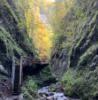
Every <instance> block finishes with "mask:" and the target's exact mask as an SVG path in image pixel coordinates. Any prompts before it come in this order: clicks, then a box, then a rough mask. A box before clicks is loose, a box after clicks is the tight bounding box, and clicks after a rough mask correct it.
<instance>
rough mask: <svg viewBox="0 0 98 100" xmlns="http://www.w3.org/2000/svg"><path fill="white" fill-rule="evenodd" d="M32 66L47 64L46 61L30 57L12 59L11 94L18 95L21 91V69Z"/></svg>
mask: <svg viewBox="0 0 98 100" xmlns="http://www.w3.org/2000/svg"><path fill="white" fill-rule="evenodd" d="M33 64H41V65H44V64H48V61H40V60H38V59H34V58H32V57H23V56H22V57H21V58H20V59H16V58H15V57H13V58H12V75H11V79H12V80H11V83H12V92H13V94H19V93H20V91H21V89H20V88H21V85H22V81H23V67H24V66H32V65H33Z"/></svg>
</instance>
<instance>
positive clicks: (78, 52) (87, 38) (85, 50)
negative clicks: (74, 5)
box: [70, 0, 98, 68]
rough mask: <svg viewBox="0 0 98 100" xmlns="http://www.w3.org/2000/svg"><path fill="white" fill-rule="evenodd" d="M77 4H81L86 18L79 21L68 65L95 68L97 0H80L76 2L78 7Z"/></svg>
mask: <svg viewBox="0 0 98 100" xmlns="http://www.w3.org/2000/svg"><path fill="white" fill-rule="evenodd" d="M78 1H79V0H78ZM79 5H81V6H80V7H81V9H82V13H84V14H85V16H84V17H85V19H86V20H84V21H83V19H82V18H81V19H80V20H81V21H83V22H82V23H79V26H81V29H80V28H79V29H80V30H78V31H77V32H76V36H75V42H74V44H73V47H72V52H71V57H70V67H76V66H78V68H79V67H84V66H85V67H87V66H89V67H92V68H95V67H96V66H97V65H98V61H97V60H98V44H97V39H98V34H97V32H98V1H97V0H91V2H88V0H87V1H86V3H85V2H84V1H83V0H82V1H80V2H78V7H79ZM87 5H88V6H87ZM77 29H78V27H77V28H76V30H77Z"/></svg>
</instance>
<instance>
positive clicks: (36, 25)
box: [24, 0, 53, 59]
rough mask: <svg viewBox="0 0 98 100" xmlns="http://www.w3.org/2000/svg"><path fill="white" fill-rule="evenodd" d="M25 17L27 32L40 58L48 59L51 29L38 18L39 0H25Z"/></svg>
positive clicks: (50, 45)
mask: <svg viewBox="0 0 98 100" xmlns="http://www.w3.org/2000/svg"><path fill="white" fill-rule="evenodd" d="M24 2H25V3H24V5H25V11H24V12H25V18H26V26H27V32H28V34H29V36H30V37H31V38H32V40H33V44H34V46H35V48H36V52H37V53H38V55H39V58H40V59H48V58H49V53H50V50H51V47H52V35H53V33H52V31H51V29H48V28H47V26H46V25H45V24H44V23H43V22H42V20H41V19H40V3H41V1H40V0H36V1H35V0H26V1H24Z"/></svg>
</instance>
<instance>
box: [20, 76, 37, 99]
mask: <svg viewBox="0 0 98 100" xmlns="http://www.w3.org/2000/svg"><path fill="white" fill-rule="evenodd" d="M37 89H38V85H37V83H36V82H35V81H34V80H33V79H32V78H31V77H29V78H28V79H27V80H26V82H25V84H24V86H23V87H22V91H23V95H24V98H25V99H26V100H33V98H36V96H37V93H36V91H37Z"/></svg>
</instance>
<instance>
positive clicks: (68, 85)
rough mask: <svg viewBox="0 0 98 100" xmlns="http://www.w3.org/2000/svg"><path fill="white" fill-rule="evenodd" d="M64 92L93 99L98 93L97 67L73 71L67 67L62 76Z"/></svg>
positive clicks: (84, 99)
mask: <svg viewBox="0 0 98 100" xmlns="http://www.w3.org/2000/svg"><path fill="white" fill-rule="evenodd" d="M62 83H63V84H64V90H65V94H66V95H68V96H72V97H79V98H81V99H82V100H93V98H96V97H97V95H98V68H96V70H94V71H91V70H87V69H86V70H85V71H83V70H82V71H79V70H78V71H77V72H76V71H75V70H73V69H69V70H68V71H67V72H66V73H65V74H64V76H63V78H62Z"/></svg>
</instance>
